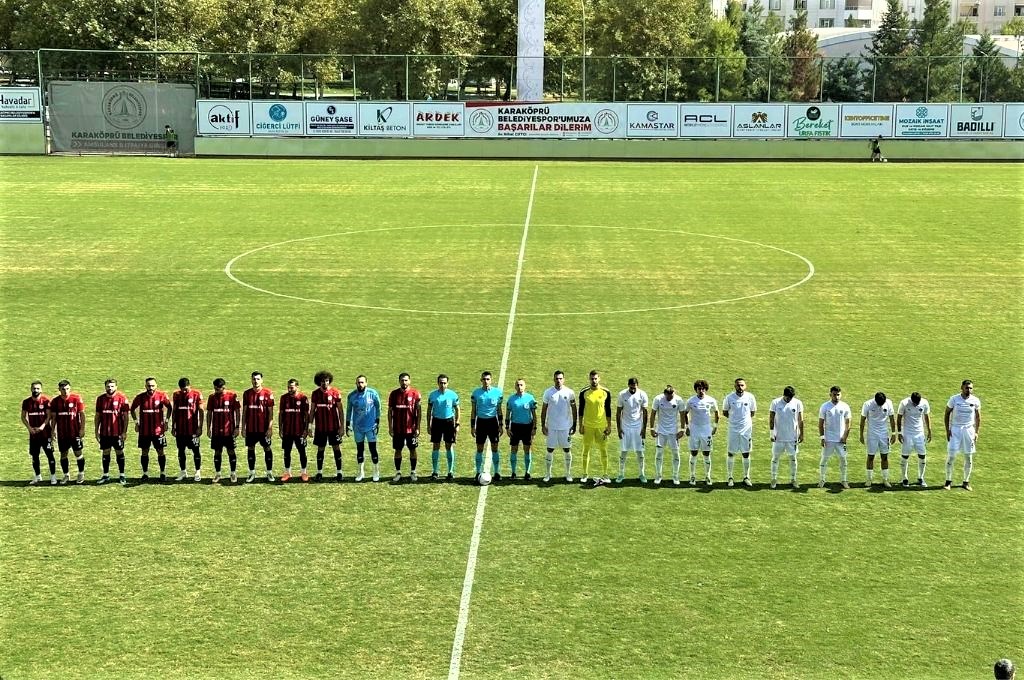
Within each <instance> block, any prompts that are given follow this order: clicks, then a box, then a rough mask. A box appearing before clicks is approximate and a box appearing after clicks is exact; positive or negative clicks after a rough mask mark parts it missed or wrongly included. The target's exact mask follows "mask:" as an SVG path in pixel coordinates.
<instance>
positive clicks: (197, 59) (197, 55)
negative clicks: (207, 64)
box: [195, 52, 202, 97]
mask: <svg viewBox="0 0 1024 680" xmlns="http://www.w3.org/2000/svg"><path fill="white" fill-rule="evenodd" d="M195 55H196V96H197V97H201V96H202V95H200V93H199V53H198V52H196V53H195Z"/></svg>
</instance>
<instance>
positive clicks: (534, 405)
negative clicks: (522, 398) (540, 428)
mask: <svg viewBox="0 0 1024 680" xmlns="http://www.w3.org/2000/svg"><path fill="white" fill-rule="evenodd" d="M530 425H532V426H533V432H537V402H532V403H531V404H530Z"/></svg>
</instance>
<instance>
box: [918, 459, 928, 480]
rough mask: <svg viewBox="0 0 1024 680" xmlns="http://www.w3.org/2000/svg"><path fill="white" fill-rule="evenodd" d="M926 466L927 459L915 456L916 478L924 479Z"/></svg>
mask: <svg viewBox="0 0 1024 680" xmlns="http://www.w3.org/2000/svg"><path fill="white" fill-rule="evenodd" d="M925 467H927V459H926V458H925V457H924V456H918V458H917V478H918V479H924V469H925Z"/></svg>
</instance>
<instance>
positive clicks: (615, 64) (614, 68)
mask: <svg viewBox="0 0 1024 680" xmlns="http://www.w3.org/2000/svg"><path fill="white" fill-rule="evenodd" d="M618 75H619V74H618V62H617V61H616V58H615V57H614V56H612V101H615V86H616V85H617V84H618V83H617V82H616V79H617V77H618Z"/></svg>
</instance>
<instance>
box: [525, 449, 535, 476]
mask: <svg viewBox="0 0 1024 680" xmlns="http://www.w3.org/2000/svg"><path fill="white" fill-rule="evenodd" d="M523 472H525V473H526V474H528V475H531V474H533V452H532V451H527V452H526V453H524V454H523Z"/></svg>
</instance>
